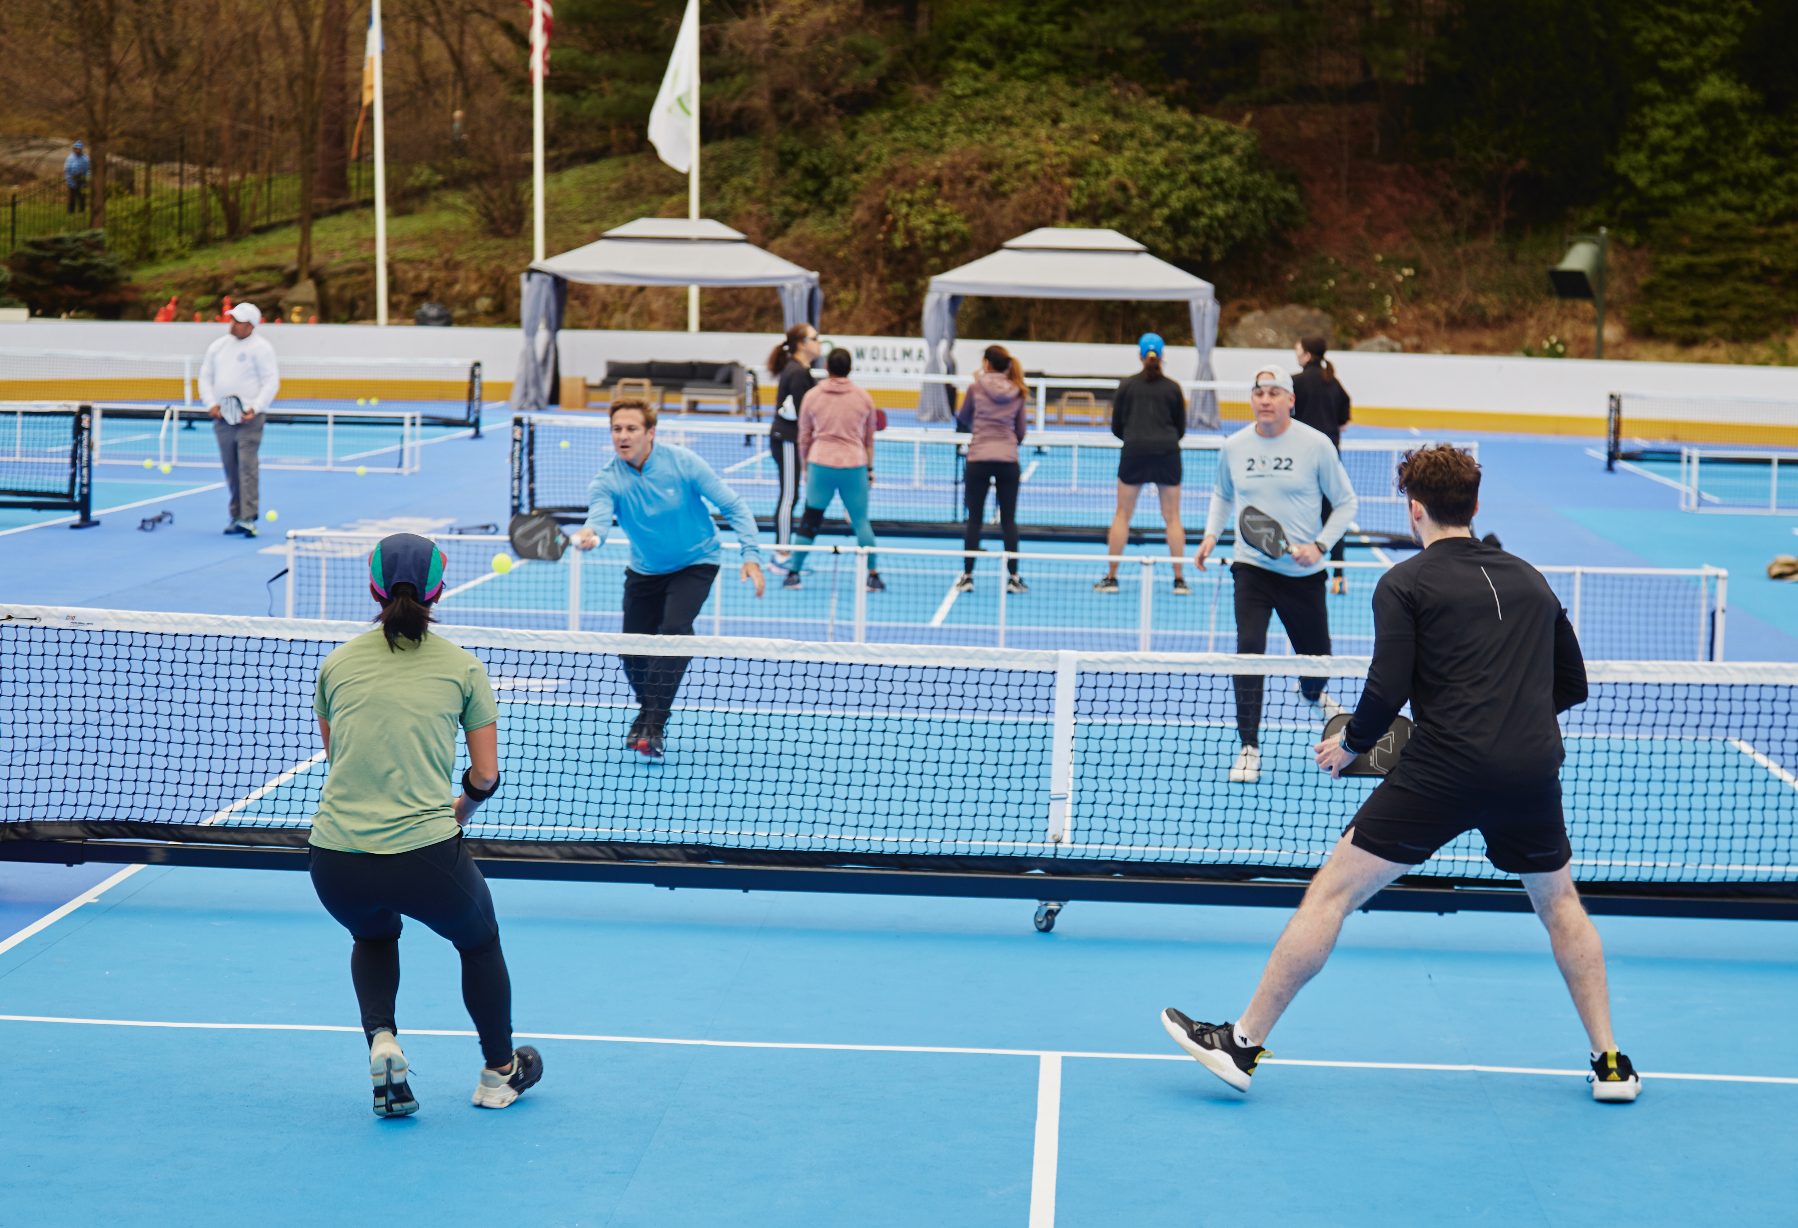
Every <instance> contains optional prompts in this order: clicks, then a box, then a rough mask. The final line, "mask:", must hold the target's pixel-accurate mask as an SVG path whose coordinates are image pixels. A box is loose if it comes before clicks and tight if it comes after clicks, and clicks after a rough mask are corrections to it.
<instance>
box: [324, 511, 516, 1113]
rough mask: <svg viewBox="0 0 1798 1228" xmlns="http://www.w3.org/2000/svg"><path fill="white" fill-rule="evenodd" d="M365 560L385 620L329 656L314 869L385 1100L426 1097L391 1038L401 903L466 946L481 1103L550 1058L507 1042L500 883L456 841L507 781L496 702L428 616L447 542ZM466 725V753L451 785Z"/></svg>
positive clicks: (408, 542) (397, 1104) (408, 1109)
mask: <svg viewBox="0 0 1798 1228" xmlns="http://www.w3.org/2000/svg"><path fill="white" fill-rule="evenodd" d="M368 562H369V591H370V593H371V595H372V596H373V597H374V599H375V600H376V601H377V602H379V603H380V605H381V612H380V614H379V615H378V616H377V619H376V621H377V622H379V623H380V624H381V625H380V626H379V627H377V628H376V629H375V630H372V631H369V632H367V633H366V634H364V635H359V636H357V637H356V638H355V639H353V640H351V641H350V642H349V643H347V644H344V645H342V646H341V647H339V648H338V649H337V650H336V651H334V652H333V653H331V655H330V656H328V657H326V658H325V661H324V664H323V665H321V666H320V667H319V671H318V689H317V693H316V695H315V697H314V699H313V711H314V712H316V713H317V715H318V731H319V735H320V736H321V737H322V738H323V739H324V742H325V752H326V754H327V755H328V756H329V759H330V775H329V776H328V777H327V778H326V780H325V787H324V792H323V795H322V796H321V797H320V799H319V807H318V813H317V814H316V815H314V816H313V819H312V836H311V841H310V854H311V869H312V885H313V888H314V889H315V890H316V891H317V892H318V898H319V901H320V903H322V904H323V905H324V906H325V909H326V910H327V911H328V912H329V913H330V914H331V915H332V916H333V917H335V918H336V919H337V920H338V921H339V922H340V923H341V924H342V925H343V927H344V928H345V929H347V930H349V931H350V934H351V935H352V936H353V937H354V938H355V940H356V942H355V946H354V948H353V949H352V950H351V953H350V978H351V980H352V981H354V983H355V986H356V1000H357V1002H358V1003H359V1004H360V1005H361V1008H362V1030H363V1031H364V1032H365V1033H366V1034H367V1036H368V1044H369V1064H368V1068H369V1074H370V1076H371V1077H372V1078H373V1079H374V1088H375V1105H374V1108H375V1112H376V1113H378V1114H380V1115H381V1116H383V1117H401V1116H404V1115H406V1114H408V1113H414V1112H417V1111H418V1101H417V1100H416V1099H415V1098H414V1097H413V1095H412V1090H411V1088H410V1086H409V1085H408V1083H407V1066H406V1056H405V1054H404V1053H402V1052H400V1046H399V1042H398V1041H397V1040H396V1039H395V1037H396V1036H397V1035H398V1034H399V1027H398V1025H397V1024H396V1023H395V1022H394V999H395V998H396V997H397V996H398V994H399V987H400V947H399V938H400V926H401V924H402V922H401V917H402V916H405V917H411V918H413V919H414V920H417V921H421V922H423V923H424V924H425V925H427V926H429V927H430V928H431V929H433V930H435V931H436V932H437V933H439V934H441V935H442V936H443V937H445V938H447V939H449V940H450V941H451V942H452V943H454V944H455V946H456V949H457V950H458V951H460V952H461V954H462V1001H463V1003H464V1004H465V1005H466V1006H467V1007H468V1013H469V1016H470V1017H471V1018H472V1019H473V1020H474V1024H475V1028H476V1030H477V1031H478V1032H479V1033H480V1037H481V1054H482V1057H483V1058H484V1059H485V1062H486V1065H485V1066H484V1067H483V1068H482V1070H481V1075H480V1082H479V1084H478V1085H477V1086H476V1087H475V1092H474V1103H475V1104H477V1105H480V1106H481V1107H483V1108H491V1109H503V1108H505V1107H506V1106H507V1105H508V1104H511V1103H512V1102H513V1101H514V1100H516V1099H518V1095H519V1093H520V1092H522V1091H524V1090H525V1089H526V1088H528V1087H530V1086H532V1085H533V1084H535V1083H536V1082H537V1080H538V1079H540V1078H541V1077H542V1076H543V1059H542V1058H541V1057H540V1056H539V1055H538V1053H537V1051H536V1050H535V1049H533V1048H531V1047H530V1046H529V1045H525V1046H523V1047H521V1048H519V1049H517V1050H516V1051H514V1050H513V1048H512V981H511V977H510V976H509V975H508V973H507V971H506V957H505V955H504V953H503V952H502V951H501V950H500V944H499V922H498V921H497V920H496V919H495V918H494V915H493V897H492V896H491V895H490V894H489V893H488V891H487V880H486V879H484V878H483V877H481V871H480V869H479V868H478V867H477V866H476V865H475V864H474V859H473V858H472V857H470V856H469V853H468V850H467V848H465V847H464V846H463V844H462V824H464V823H466V822H467V821H468V818H469V816H470V815H472V814H473V813H474V812H475V808H476V807H478V806H479V805H480V804H481V803H482V802H484V801H486V800H487V799H488V798H489V797H491V796H492V795H493V793H494V791H495V790H497V789H498V788H499V726H498V719H499V707H498V704H497V703H496V702H495V701H494V698H493V684H492V683H491V682H490V681H488V678H487V670H486V667H485V666H483V665H482V664H481V662H480V660H479V658H477V657H476V656H475V655H474V654H473V653H471V652H469V651H468V650H467V649H465V648H459V647H457V646H456V645H454V644H452V643H450V642H449V641H448V640H446V639H443V638H441V637H439V636H435V635H432V634H431V632H430V622H431V603H432V602H433V601H435V600H436V599H437V597H438V595H439V594H440V593H441V592H442V591H443V569H444V562H445V560H444V557H443V553H442V552H441V551H440V550H438V549H437V547H436V546H434V545H432V544H431V543H430V542H428V541H426V540H425V539H424V538H422V537H419V536H417V535H415V534H412V533H396V534H394V535H392V536H391V537H386V538H383V539H382V540H381V544H380V545H378V546H376V547H375V549H374V553H373V554H371V555H369V560H368ZM458 727H460V728H461V729H462V730H463V731H464V736H465V738H466V739H467V742H468V758H469V767H468V769H467V770H466V771H465V772H464V773H463V774H462V792H461V794H460V795H459V796H456V797H454V798H452V797H451V791H452V788H453V786H452V784H451V778H452V775H453V773H454V771H455V765H456V730H457V728H458Z"/></svg>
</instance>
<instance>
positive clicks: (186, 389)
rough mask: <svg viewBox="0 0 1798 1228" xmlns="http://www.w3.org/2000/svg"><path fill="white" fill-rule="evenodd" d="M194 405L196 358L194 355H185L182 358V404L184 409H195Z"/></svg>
mask: <svg viewBox="0 0 1798 1228" xmlns="http://www.w3.org/2000/svg"><path fill="white" fill-rule="evenodd" d="M193 403H194V356H193V355H192V354H183V355H182V356H181V404H182V406H183V408H187V409H191V408H193Z"/></svg>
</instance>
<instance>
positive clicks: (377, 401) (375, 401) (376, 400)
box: [368, 397, 381, 405]
mask: <svg viewBox="0 0 1798 1228" xmlns="http://www.w3.org/2000/svg"><path fill="white" fill-rule="evenodd" d="M368 403H369V404H370V405H379V404H380V403H381V398H380V397H370V398H368Z"/></svg>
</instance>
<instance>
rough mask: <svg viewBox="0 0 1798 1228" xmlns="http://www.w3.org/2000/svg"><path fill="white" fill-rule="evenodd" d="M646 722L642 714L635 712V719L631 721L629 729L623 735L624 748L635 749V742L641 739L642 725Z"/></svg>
mask: <svg viewBox="0 0 1798 1228" xmlns="http://www.w3.org/2000/svg"><path fill="white" fill-rule="evenodd" d="M647 723H648V722H647V721H646V720H645V719H644V716H643V714H642V713H641V712H639V713H637V719H636V720H634V721H632V722H631V731H630V732H629V733H627V734H625V735H624V749H626V750H636V749H637V743H639V742H641V741H642V740H643V726H644V725H645V724H647Z"/></svg>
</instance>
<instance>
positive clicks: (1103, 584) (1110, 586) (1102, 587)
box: [1093, 576, 1118, 593]
mask: <svg viewBox="0 0 1798 1228" xmlns="http://www.w3.org/2000/svg"><path fill="white" fill-rule="evenodd" d="M1117 591H1118V578H1117V577H1116V576H1106V577H1105V578H1104V579H1103V580H1100V581H1099V582H1098V583H1097V584H1095V585H1093V592H1095V593H1115V592H1117Z"/></svg>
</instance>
